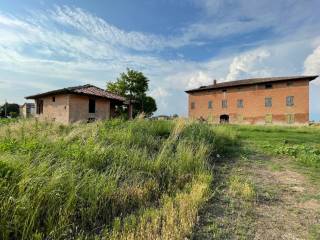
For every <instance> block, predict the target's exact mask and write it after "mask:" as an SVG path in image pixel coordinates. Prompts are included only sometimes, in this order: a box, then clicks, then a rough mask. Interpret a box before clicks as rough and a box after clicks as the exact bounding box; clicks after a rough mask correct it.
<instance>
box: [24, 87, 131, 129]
mask: <svg viewBox="0 0 320 240" xmlns="http://www.w3.org/2000/svg"><path fill="white" fill-rule="evenodd" d="M26 99H34V100H35V103H36V117H37V118H39V119H42V120H49V121H57V122H60V123H64V124H68V123H74V122H91V121H95V120H102V119H110V118H112V117H115V115H116V109H117V108H118V107H125V108H127V109H128V114H129V118H131V116H132V106H131V104H129V103H128V102H127V101H126V99H125V98H124V97H122V96H118V95H116V94H113V93H111V92H108V91H105V90H104V89H101V88H98V87H95V86H92V85H89V84H87V85H83V86H76V87H69V88H63V89H58V90H54V91H50V92H45V93H41V94H37V95H33V96H28V97H26Z"/></svg>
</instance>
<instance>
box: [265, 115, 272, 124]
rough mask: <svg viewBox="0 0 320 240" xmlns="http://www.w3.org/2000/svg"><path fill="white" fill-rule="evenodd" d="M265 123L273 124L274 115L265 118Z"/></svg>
mask: <svg viewBox="0 0 320 240" xmlns="http://www.w3.org/2000/svg"><path fill="white" fill-rule="evenodd" d="M265 122H266V123H267V124H268V123H272V114H267V115H266V117H265Z"/></svg>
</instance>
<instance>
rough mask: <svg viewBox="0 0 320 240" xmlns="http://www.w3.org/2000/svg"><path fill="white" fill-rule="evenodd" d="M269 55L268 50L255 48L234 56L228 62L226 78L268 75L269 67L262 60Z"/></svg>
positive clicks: (229, 79)
mask: <svg viewBox="0 0 320 240" xmlns="http://www.w3.org/2000/svg"><path fill="white" fill-rule="evenodd" d="M269 57H270V52H269V51H267V50H265V49H256V50H254V51H250V52H247V53H244V54H242V55H240V56H237V57H235V58H234V59H233V61H232V63H231V64H230V67H229V73H228V75H227V77H226V80H227V81H232V80H237V79H241V78H246V77H257V76H260V77H263V76H268V75H270V71H269V69H268V68H267V67H266V66H264V65H263V60H264V59H266V58H269Z"/></svg>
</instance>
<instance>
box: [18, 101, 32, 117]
mask: <svg viewBox="0 0 320 240" xmlns="http://www.w3.org/2000/svg"><path fill="white" fill-rule="evenodd" d="M19 110H20V116H21V117H23V118H30V117H33V116H34V115H35V114H36V107H35V104H34V103H24V104H23V105H21V106H20V109H19Z"/></svg>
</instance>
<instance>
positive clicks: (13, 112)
mask: <svg viewBox="0 0 320 240" xmlns="http://www.w3.org/2000/svg"><path fill="white" fill-rule="evenodd" d="M5 109H7V116H11V117H17V116H19V105H18V104H16V103H5V104H3V105H2V106H0V116H1V117H5V112H6V111H5Z"/></svg>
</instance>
